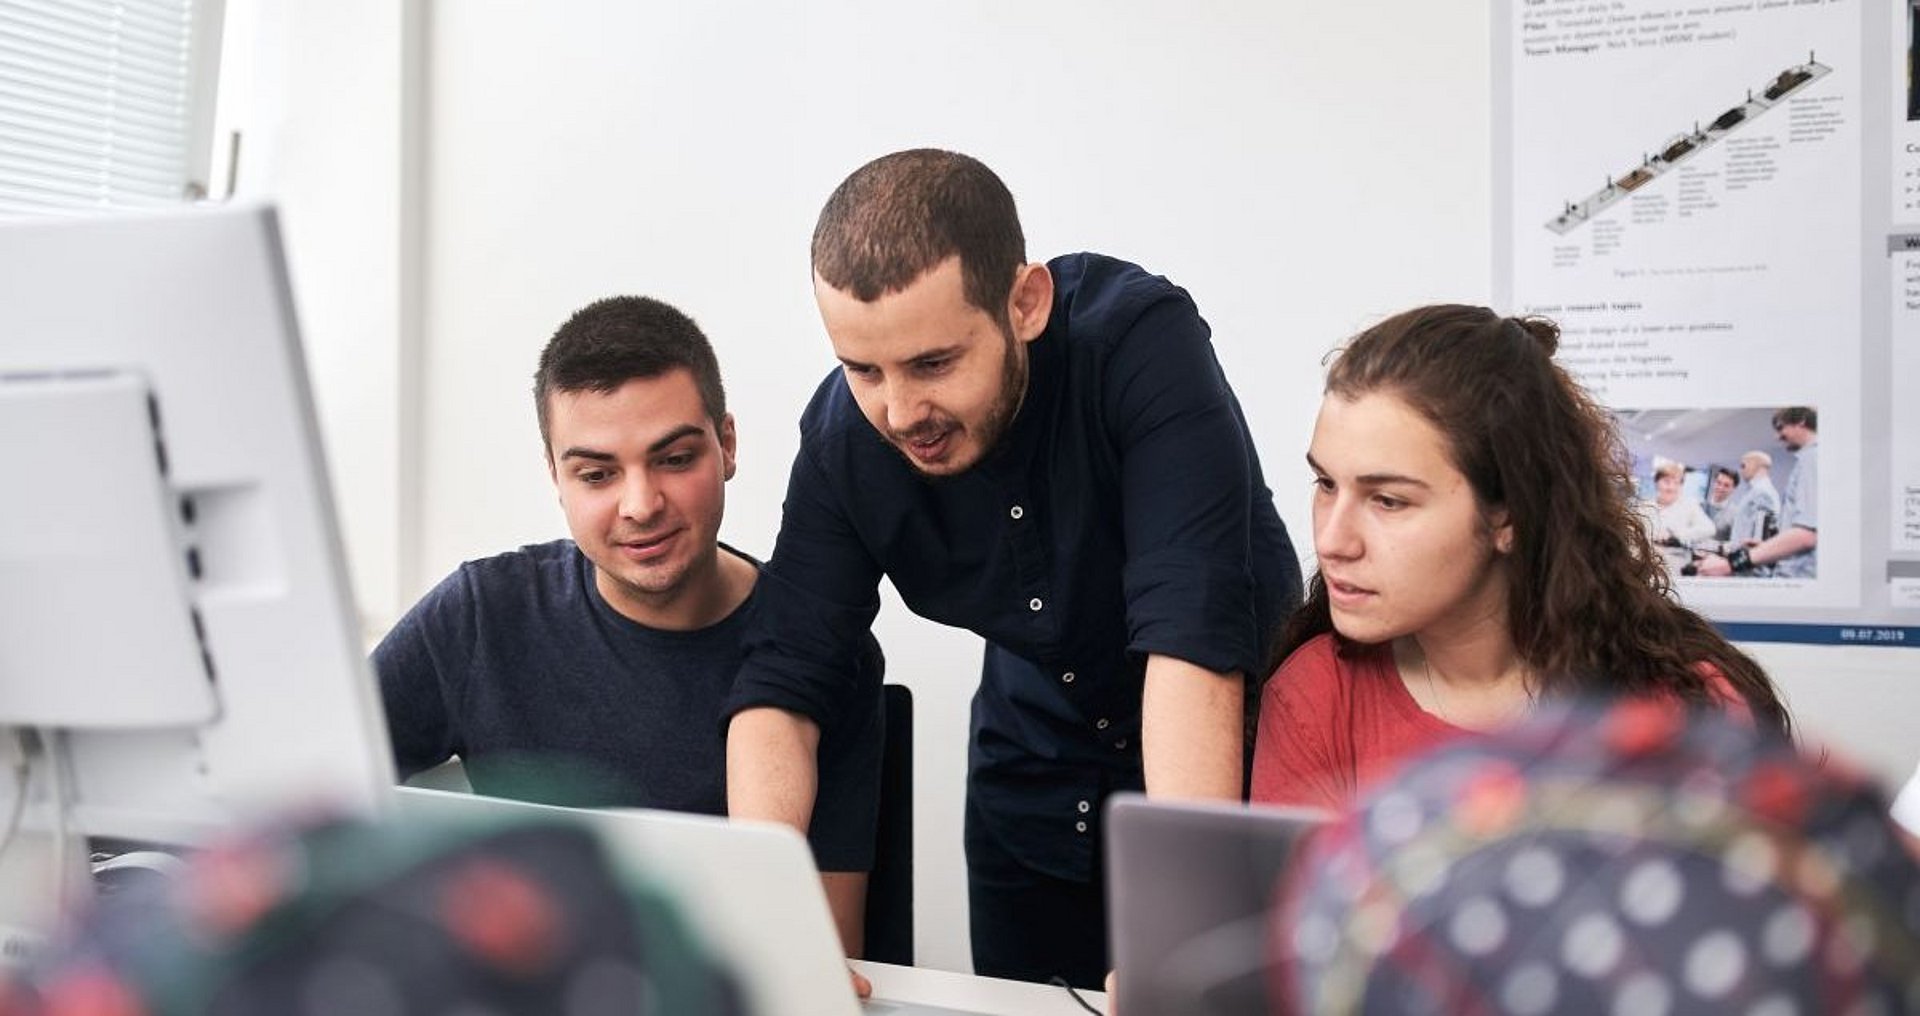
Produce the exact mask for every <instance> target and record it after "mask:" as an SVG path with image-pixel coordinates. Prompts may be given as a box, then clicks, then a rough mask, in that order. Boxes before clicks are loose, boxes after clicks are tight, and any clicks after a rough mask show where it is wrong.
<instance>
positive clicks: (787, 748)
mask: <svg viewBox="0 0 1920 1016" xmlns="http://www.w3.org/2000/svg"><path fill="white" fill-rule="evenodd" d="M819 746H820V728H819V727H818V726H816V725H815V724H814V722H813V721H812V720H809V719H807V718H806V717H805V716H802V715H800V714H799V713H790V712H787V711H786V710H784V709H772V708H758V709H746V710H742V711H741V712H738V713H735V714H734V717H733V721H732V722H731V723H729V724H728V725H727V814H729V815H731V816H733V817H734V818H753V819H761V820H764V821H769V822H780V823H784V824H786V825H790V826H792V827H794V828H795V829H798V830H800V831H801V832H802V833H804V832H806V831H807V823H808V822H809V820H810V819H812V817H813V799H814V795H815V794H816V793H817V788H818V783H819V766H818V761H817V759H818V756H817V754H816V753H817V752H818V750H819Z"/></svg>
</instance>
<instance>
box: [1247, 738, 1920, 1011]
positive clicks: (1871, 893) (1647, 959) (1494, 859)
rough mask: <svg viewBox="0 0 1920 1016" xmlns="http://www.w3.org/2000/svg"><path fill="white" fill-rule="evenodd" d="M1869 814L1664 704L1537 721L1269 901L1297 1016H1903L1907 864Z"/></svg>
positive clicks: (1898, 845)
mask: <svg viewBox="0 0 1920 1016" xmlns="http://www.w3.org/2000/svg"><path fill="white" fill-rule="evenodd" d="M1887 808H1888V803H1887V800H1886V798H1885V796H1884V795H1883V794H1882V793H1881V792H1880V791H1879V790H1878V789H1877V788H1876V787H1874V786H1873V785H1871V783H1870V782H1869V781H1868V780H1866V779H1864V778H1863V777H1861V776H1860V775H1858V774H1856V773H1854V772H1852V771H1850V770H1848V769H1847V768H1845V767H1844V766H1843V765H1842V764H1840V763H1838V762H1836V761H1833V760H1831V759H1827V760H1824V761H1820V762H1816V761H1813V760H1810V759H1808V758H1806V757H1803V756H1802V755H1800V754H1799V753H1798V752H1797V751H1796V749H1795V748H1794V746H1793V745H1791V744H1790V743H1788V742H1787V741H1786V740H1785V739H1784V738H1780V737H1778V736H1774V735H1771V734H1768V733H1766V732H1762V731H1757V730H1755V729H1754V728H1753V727H1751V726H1750V725H1746V724H1741V723H1738V722H1729V721H1727V720H1726V719H1725V718H1724V717H1721V716H1719V715H1715V714H1710V713H1705V712H1689V711H1686V710H1683V709H1681V708H1679V707H1677V706H1672V705H1668V704H1663V703H1658V702H1646V701H1642V702H1624V703H1620V704H1618V705H1615V706H1612V707H1609V708H1598V707H1562V706H1555V707H1546V708H1544V709H1543V710H1542V711H1541V713H1540V714H1539V715H1537V716H1536V717H1535V718H1533V719H1532V720H1530V721H1529V722H1527V723H1525V724H1523V725H1521V726H1519V727H1516V728H1514V729H1512V730H1509V731H1506V732H1502V733H1499V734H1495V735H1491V736H1489V737H1485V738H1470V739H1466V740H1462V741H1458V742H1454V743H1451V744H1449V745H1447V746H1444V747H1442V748H1440V749H1438V750H1437V751H1435V752H1433V753H1432V754H1430V755H1427V756H1425V757H1424V758H1422V759H1420V760H1418V761H1416V762H1414V763H1412V764H1410V765H1409V766H1408V767H1407V768H1406V769H1405V770H1403V771H1402V772H1401V773H1400V775H1399V777H1398V778H1397V779H1395V780H1392V781H1390V782H1388V783H1383V784H1381V785H1380V786H1378V787H1377V788H1376V789H1375V790H1374V791H1373V792H1372V793H1371V794H1370V795H1369V796H1368V797H1366V798H1364V799H1363V800H1362V801H1361V802H1360V803H1359V805H1358V807H1357V808H1356V809H1355V810H1354V811H1352V812H1350V813H1349V814H1348V815H1346V816H1345V817H1343V818H1342V819H1341V820H1339V821H1338V822H1336V823H1335V824H1333V825H1331V826H1329V827H1328V828H1327V829H1325V830H1323V831H1322V832H1321V833H1320V834H1317V835H1316V837H1315V839H1314V840H1313V841H1312V842H1311V843H1310V844H1309V846H1308V848H1307V849H1306V851H1305V853H1304V854H1303V856H1302V858H1301V860H1300V863H1299V864H1297V865H1296V866H1295V867H1294V869H1293V870H1292V872H1291V873H1290V874H1289V876H1288V878H1287V879H1286V880H1285V881H1284V882H1283V884H1282V886H1281V887H1280V889H1279V890H1278V891H1279V893H1280V899H1279V901H1278V905H1277V906H1276V907H1275V908H1274V913H1275V915H1276V924H1275V927H1274V930H1273V934H1272V937H1271V942H1272V944H1273V948H1274V949H1275V951H1276V954H1277V955H1276V957H1275V963H1274V964H1273V969H1275V970H1276V971H1277V977H1278V983H1277V985H1276V994H1275V997H1277V998H1283V999H1286V1000H1287V1002H1288V1004H1290V1005H1291V1006H1293V1007H1294V1009H1295V1010H1296V1011H1298V1012H1303V1013H1368V1014H1374V1013H1379V1014H1385V1013H1396V1014H1423V1013H1463V1014H1487V1016H1496V1014H1510V1016H1542V1014H1546V1013H1597V1014H1610V1016H1682V1014H1694V1013H1739V1014H1744V1016H1815V1014H1848V1016H1851V1014H1858V1016H1875V1014H1877V1016H1891V1014H1896V1013H1907V1012H1920V934H1916V929H1920V866H1916V864H1915V861H1914V859H1913V857H1912V856H1911V855H1910V854H1909V853H1908V851H1907V848H1906V846H1905V844H1903V843H1902V842H1901V841H1900V839H1899V836H1898V834H1897V832H1896V830H1895V827H1894V826H1893V825H1892V823H1891V821H1890V819H1889V818H1888V814H1887Z"/></svg>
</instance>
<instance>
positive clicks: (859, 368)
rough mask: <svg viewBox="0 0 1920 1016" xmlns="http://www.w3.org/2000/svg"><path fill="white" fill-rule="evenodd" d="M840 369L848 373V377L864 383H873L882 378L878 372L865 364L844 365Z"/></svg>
mask: <svg viewBox="0 0 1920 1016" xmlns="http://www.w3.org/2000/svg"><path fill="white" fill-rule="evenodd" d="M840 367H841V369H842V370H845V371H846V372H847V376H848V377H851V378H859V379H860V380H862V381H872V380H874V379H875V378H877V377H879V376H880V372H879V371H878V370H876V369H874V368H873V367H872V366H871V365H868V364H864V363H843V364H841V365H840Z"/></svg>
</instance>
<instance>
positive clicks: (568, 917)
mask: <svg viewBox="0 0 1920 1016" xmlns="http://www.w3.org/2000/svg"><path fill="white" fill-rule="evenodd" d="M744 1012H745V1007H744V1002H743V1000H742V995H741V993H740V991H739V990H738V987H737V985H736V983H735V982H734V981H733V980H732V979H731V978H730V977H729V976H728V975H727V973H726V972H725V971H724V970H723V969H722V968H721V967H720V966H719V965H718V964H717V962H716V961H715V960H714V959H713V958H712V957H711V956H709V955H708V954H706V953H704V952H703V951H702V950H701V948H700V946H699V944H698V942H697V941H696V940H695V939H694V938H693V936H692V935H691V934H690V932H689V931H688V929H687V928H686V927H685V926H684V924H683V923H682V921H681V919H680V917H679V916H678V912H677V910H676V908H675V907H674V906H673V904H672V903H671V901H669V900H667V899H666V898H665V897H663V896H660V895H658V894H657V893H655V892H653V891H651V890H649V889H648V888H646V887H644V886H635V885H632V884H629V883H628V882H626V881H625V880H623V879H622V878H620V877H618V876H616V874H615V872H614V868H613V866H612V864H611V862H610V860H609V858H607V857H606V855H605V853H604V852H603V850H602V849H601V847H600V845H599V842H598V841H597V840H596V839H595V838H594V837H593V836H592V835H591V834H590V833H589V832H588V831H587V830H585V829H584V828H581V827H578V826H575V825H570V824H565V823H559V822H551V821H545V820H539V821H528V822H524V823H514V824H510V825H503V826H499V827H489V828H439V827H433V826H428V825H410V826H407V827H404V828H401V827H392V826H375V825H369V824H365V823H359V822H324V823H321V824H319V825H317V826H312V827H303V828H287V829H281V830H275V831H269V832H263V833H258V834H254V835H250V836H248V837H247V838H245V839H242V840H237V841H234V842H231V843H227V844H224V845H221V846H217V847H212V848H209V849H207V850H204V851H202V852H200V853H199V854H197V855H195V856H194V857H192V858H191V859H190V862H189V865H188V867H187V868H186V871H185V873H184V874H183V875H182V876H181V877H179V878H178V879H175V880H171V881H165V882H155V883H151V884H149V885H146V886H143V887H142V888H141V889H140V890H138V891H135V892H131V893H128V894H125V895H123V896H122V897H120V898H115V899H111V900H107V901H104V902H103V905H102V906H101V907H100V908H99V909H98V912H96V913H94V914H92V915H91V916H90V917H89V918H88V919H87V920H86V922H85V923H84V924H83V926H82V930H81V932H80V934H78V935H77V936H76V938H75V939H74V940H73V941H71V942H67V943H63V944H60V945H59V946H58V947H56V948H55V949H54V951H53V959H52V960H51V961H50V962H49V963H47V964H46V965H45V966H44V968H43V969H40V970H38V971H36V972H34V973H33V974H32V975H31V976H30V977H29V978H28V979H27V980H25V981H24V982H22V981H18V980H16V981H13V982H11V983H7V984H0V1016H336V1014H337V1016H426V1014H436V1016H438V1014H446V1016H511V1014H528V1016H532V1014H541V1016H546V1014H552V1016H635V1014H664V1013H676V1014H678V1013H687V1014H693V1016H702V1014H711V1016H733V1014H740V1013H744Z"/></svg>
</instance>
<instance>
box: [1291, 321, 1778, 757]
mask: <svg viewBox="0 0 1920 1016" xmlns="http://www.w3.org/2000/svg"><path fill="white" fill-rule="evenodd" d="M1559 335H1560V330H1559V328H1558V327H1557V326H1556V325H1555V324H1554V323H1553V322H1552V321H1550V320H1548V319H1546V318H1542V317H1527V318H1503V317H1500V316H1498V315H1496V314H1495V313H1494V312H1493V311H1490V310H1488V309H1486V308H1485V307H1468V306H1461V305H1439V306H1432V307H1421V308H1418V309H1416V310H1410V311H1407V312H1406V313H1403V314H1399V315H1396V316H1394V317H1391V318H1388V319H1387V320H1385V321H1382V322H1381V323H1379V324H1377V325H1375V326H1373V327H1372V328H1369V329H1367V330H1366V331H1364V332H1362V333H1360V334H1359V335H1358V336H1356V337H1354V339H1353V340H1352V341H1350V342H1349V343H1347V345H1346V347H1345V348H1344V349H1343V350H1342V351H1341V352H1340V353H1339V354H1338V356H1337V358H1336V359H1335V360H1334V361H1333V365H1332V367H1331V368H1330V369H1329V370H1328V372H1327V387H1326V390H1327V394H1328V395H1331V396H1339V397H1342V398H1348V399H1355V398H1359V397H1360V396H1363V395H1369V394H1376V393H1377V394H1388V395H1393V396H1395V397H1397V398H1399V399H1401V400H1403V401H1405V402H1406V403H1407V404H1408V405H1409V406H1411V407H1412V408H1413V409H1414V410H1415V411H1416V412H1418V413H1419V414H1420V415H1421V416H1422V417H1424V418H1425V419H1426V420H1427V422H1428V423H1430V424H1432V425H1433V427H1434V429H1435V430H1437V431H1438V432H1439V433H1440V434H1441V436H1442V437H1443V438H1444V440H1445V441H1446V443H1447V446H1448V453H1449V456H1450V458H1451V460H1452V462H1453V465H1454V467H1455V468H1457V469H1459V470H1460V472H1461V473H1462V474H1463V475H1464V476H1465V477H1466V478H1467V481H1468V483H1469V484H1470V485H1471V486H1472V488H1473V491H1474V495H1475V497H1476V499H1477V500H1478V501H1479V504H1480V507H1481V510H1482V512H1483V513H1491V512H1493V511H1496V510H1502V511H1504V512H1505V513H1506V519H1507V521H1508V523H1509V524H1510V525H1511V526H1512V527H1513V544H1512V547H1511V549H1510V550H1509V551H1508V552H1507V553H1505V554H1502V555H1500V557H1499V559H1498V563H1497V564H1496V567H1500V568H1503V569H1505V571H1506V578H1507V585H1508V596H1507V627H1508V629H1509V632H1510V636H1511V638H1512V639H1513V644H1514V647H1515V649H1516V650H1517V651H1518V652H1519V654H1520V656H1521V658H1522V659H1524V660H1525V661H1526V663H1527V665H1528V667H1529V669H1530V670H1531V671H1532V672H1533V673H1534V674H1535V675H1536V678H1537V680H1538V681H1539V686H1538V689H1537V690H1538V691H1539V693H1540V694H1542V695H1543V696H1554V695H1601V696H1607V695H1623V694H1624V695H1636V694H1646V693H1655V692H1666V693H1669V694H1672V695H1674V696H1676V697H1677V698H1679V699H1681V700H1683V701H1686V702H1692V703H1698V704H1708V703H1710V702H1711V701H1712V696H1711V694H1710V692H1709V686H1708V683H1707V679H1706V677H1705V676H1704V675H1703V674H1702V673H1701V671H1700V666H1701V664H1710V665H1711V666H1713V667H1715V668H1717V669H1718V670H1719V671H1720V672H1721V673H1722V674H1724V675H1725V676H1726V678H1727V680H1728V682H1730V683H1731V684H1732V686H1733V687H1734V688H1735V689H1737V690H1738V691H1739V693H1740V694H1741V695H1742V696H1743V697H1744V698H1745V699H1746V701H1747V703H1748V705H1749V706H1750V707H1751V708H1752V710H1753V714H1754V716H1755V718H1756V719H1758V720H1759V721H1760V722H1761V723H1763V724H1767V725H1770V726H1773V727H1777V728H1779V729H1781V730H1786V729H1787V728H1788V726H1789V720H1788V717H1787V711H1786V708H1785V707H1784V706H1783V705H1782V704H1781V703H1780V699H1779V696H1778V694H1777V693H1776V692H1775V690H1774V687H1773V683H1772V681H1770V680H1769V679H1768V678H1767V675H1766V673H1765V672H1764V671H1762V670H1761V669H1760V667H1759V665H1758V664H1756V663H1754V662H1753V660H1751V659H1749V658H1748V657H1747V656H1746V654H1744V653H1742V652H1740V651H1739V650H1738V649H1735V648H1734V647H1733V646H1732V645H1731V644H1730V643H1728V642H1727V640H1726V639H1725V638H1723V637H1722V636H1721V635H1720V633H1719V632H1717V631H1715V630H1714V628H1713V626H1712V625H1710V624H1709V623H1707V621H1706V619H1704V618H1702V617H1701V616H1700V615H1698V614H1695V613H1694V612H1693V611H1691V610H1688V609H1686V608H1685V607H1682V606H1680V605H1679V604H1678V603H1676V602H1674V599H1673V591H1672V580H1671V579H1670V578H1669V576H1668V573H1667V567H1666V564H1665V562H1664V561H1663V560H1662V559H1661V558H1660V556H1659V555H1658V554H1657V553H1656V552H1655V551H1654V548H1653V545H1652V544H1651V543H1650V542H1649V540H1648V537H1647V533H1646V529H1645V525H1644V523H1643V522H1642V520H1641V518H1640V516H1639V514H1638V513H1637V512H1636V511H1635V509H1634V508H1633V500H1632V498H1633V491H1634V483H1633V477H1632V469H1631V460H1630V459H1629V458H1628V456H1627V454H1626V449H1625V447H1624V446H1623V445H1622V443H1621V441H1620V438H1619V435H1618V433H1617V432H1616V431H1615V430H1614V427H1613V423H1612V419H1611V417H1609V416H1608V414H1607V412H1606V411H1605V410H1603V409H1601V408H1600V406H1599V405H1598V404H1596V403H1595V402H1594V401H1593V399H1592V398H1591V397H1590V396H1588V394H1587V393H1586V391H1585V390H1584V389H1582V388H1581V387H1580V386H1579V384H1577V383H1576V382H1575V381H1574V380H1573V378H1572V377H1570V376H1568V374H1567V373H1566V371H1564V370H1562V369H1561V368H1560V366H1559V365H1558V364H1556V363H1554V362H1553V353H1554V350H1555V349H1556V348H1558V346H1559ZM1332 630H1333V619H1332V614H1331V611H1330V609H1329V604H1328V600H1327V587H1326V582H1325V581H1324V580H1323V579H1322V578H1321V577H1320V576H1319V575H1317V574H1316V575H1315V576H1314V577H1313V579H1312V581H1311V582H1310V583H1309V584H1308V590H1307V601H1306V603H1305V604H1303V605H1302V606H1301V608H1300V609H1299V610H1298V611H1297V612H1295V614H1294V615H1293V617H1292V618H1290V619H1289V621H1288V622H1287V625H1286V627H1285V629H1284V630H1283V631H1282V633H1281V636H1280V638H1279V639H1278V653H1279V655H1278V656H1276V658H1275V661H1276V662H1278V661H1279V660H1283V659H1285V657H1286V655H1287V654H1288V653H1291V652H1292V651H1293V650H1294V649H1297V648H1299V646H1301V645H1302V644H1303V643H1305V642H1306V641H1307V640H1309V639H1311V638H1313V637H1314V636H1316V635H1319V634H1320V633H1322V632H1328V631H1332ZM1269 669H1271V668H1269Z"/></svg>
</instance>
